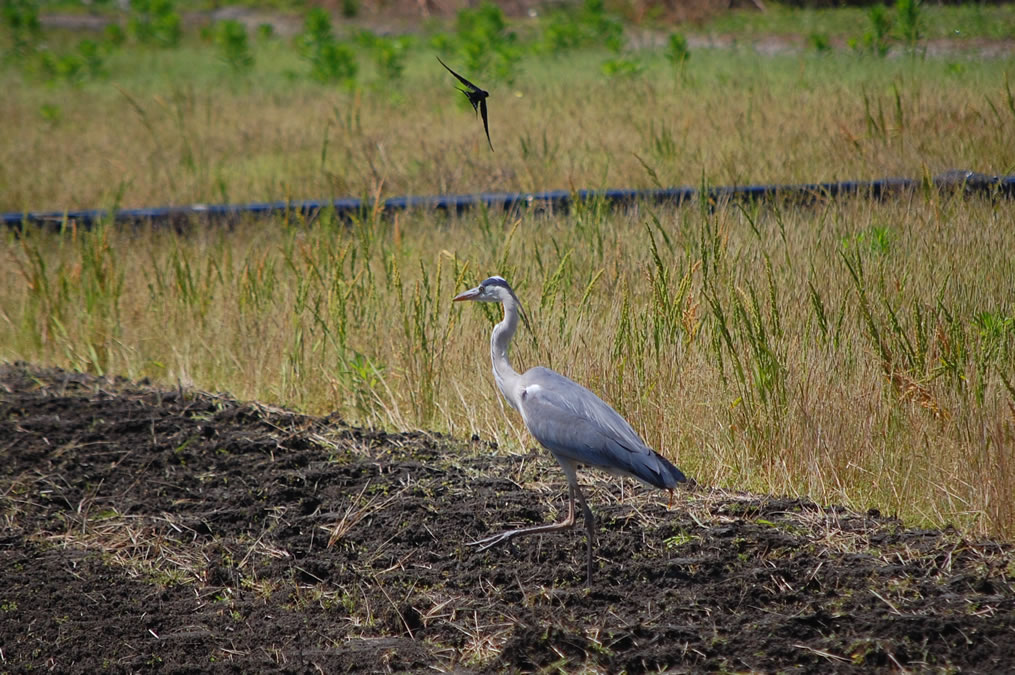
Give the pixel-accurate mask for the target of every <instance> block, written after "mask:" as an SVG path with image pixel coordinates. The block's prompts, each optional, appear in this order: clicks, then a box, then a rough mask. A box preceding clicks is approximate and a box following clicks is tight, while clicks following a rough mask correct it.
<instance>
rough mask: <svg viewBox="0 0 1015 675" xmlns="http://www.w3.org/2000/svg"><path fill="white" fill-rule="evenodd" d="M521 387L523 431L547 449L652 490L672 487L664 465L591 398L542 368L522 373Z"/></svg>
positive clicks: (622, 421) (628, 428) (623, 423)
mask: <svg viewBox="0 0 1015 675" xmlns="http://www.w3.org/2000/svg"><path fill="white" fill-rule="evenodd" d="M523 386H524V389H523V391H524V395H523V396H522V397H521V413H522V416H523V418H524V420H525V426H526V427H527V428H528V429H529V432H530V433H531V434H532V435H533V436H535V438H536V440H537V441H539V442H540V443H541V444H542V445H544V446H546V447H547V448H548V449H549V450H551V451H552V452H554V453H556V454H559V455H561V456H562V457H565V458H567V459H570V460H573V461H576V462H580V463H582V464H587V465H590V466H596V467H600V468H604V469H608V470H613V471H620V472H622V473H627V474H630V475H632V476H634V477H636V478H639V479H641V480H643V481H645V482H646V483H649V484H651V485H656V486H659V487H671V485H668V484H667V483H669V482H671V481H669V480H668V476H669V475H670V474H671V471H670V470H669V469H668V467H667V466H666V465H664V464H663V462H664V461H665V460H662V458H660V457H659V456H658V455H657V454H656V453H655V452H654V451H653V450H652V449H651V448H649V447H648V446H647V445H645V443H644V441H642V440H641V438H640V437H639V436H638V434H637V433H636V432H635V431H634V429H633V428H631V425H630V424H628V423H627V421H626V420H625V419H624V418H623V417H621V416H620V414H619V413H617V411H615V410H614V409H613V408H611V407H610V406H609V405H607V404H606V403H605V402H604V401H603V400H602V399H600V398H599V397H598V396H596V395H595V394H594V393H592V392H591V391H589V390H588V389H586V388H585V387H583V386H581V385H580V384H578V383H577V382H574V381H573V380H570V379H568V378H566V377H564V376H563V375H560V374H559V373H555V372H554V371H552V370H548V369H546V368H533V369H532V370H530V371H528V372H527V373H525V376H524V379H523ZM667 464H668V463H667ZM674 469H675V467H674ZM678 474H679V471H678ZM681 477H682V475H681Z"/></svg>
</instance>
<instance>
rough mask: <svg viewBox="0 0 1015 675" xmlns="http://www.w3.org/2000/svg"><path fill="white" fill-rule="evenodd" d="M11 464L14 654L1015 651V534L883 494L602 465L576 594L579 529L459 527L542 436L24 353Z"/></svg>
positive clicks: (802, 659)
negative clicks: (757, 485)
mask: <svg viewBox="0 0 1015 675" xmlns="http://www.w3.org/2000/svg"><path fill="white" fill-rule="evenodd" d="M0 459H2V462H0V523H2V529H0V579H2V580H3V583H2V584H0V671H7V670H10V671H24V670H28V669H50V668H53V669H56V670H60V671H80V672H86V671H87V672H91V671H96V670H99V669H107V670H113V671H126V670H137V669H146V668H161V669H163V670H167V671H170V672H178V671H193V670H215V671H219V670H228V671H232V672H250V671H254V670H281V671H286V672H307V671H318V670H321V671H324V672H342V671H361V670H362V671H366V670H369V671H381V670H389V671H421V670H427V669H430V668H432V667H436V668H438V669H456V670H498V671H499V670H505V669H517V670H534V669H541V668H547V667H553V668H556V667H559V668H563V669H575V668H579V667H583V668H586V669H595V670H602V671H609V672H615V671H620V670H626V671H628V672H641V671H644V670H655V669H659V668H670V669H674V670H685V671H688V670H693V671H701V670H713V671H714V670H765V671H774V670H800V671H821V672H829V671H853V670H857V669H861V668H862V669H865V670H869V669H871V668H872V667H873V668H874V669H885V670H896V669H899V668H914V669H926V668H931V669H939V668H944V669H958V670H966V671H1004V670H1010V669H1012V668H1013V667H1015V553H1013V549H1012V547H1011V546H1009V545H1005V544H998V543H993V542H974V541H969V540H966V539H964V538H962V537H961V536H959V535H958V534H956V533H953V532H939V531H921V530H912V529H907V528H905V527H903V526H902V525H901V524H900V523H899V522H898V521H895V520H892V519H890V518H884V517H880V516H879V515H877V514H876V513H871V514H857V513H852V512H847V511H845V510H843V509H838V508H822V507H819V506H817V505H815V504H813V503H810V502H807V501H801V500H790V499H781V498H775V497H766V496H757V495H746V494H731V493H725V492H717V491H715V492H713V491H708V490H704V489H698V490H695V491H684V492H681V493H680V495H679V499H678V501H677V504H676V505H675V507H674V508H673V509H672V510H669V511H668V510H667V509H666V506H665V503H664V500H665V495H661V494H659V493H655V492H652V491H649V490H645V489H641V488H636V489H635V490H634V494H633V495H631V494H628V495H627V498H626V499H624V500H623V501H621V500H620V499H619V495H620V489H619V485H618V483H617V481H615V480H614V481H602V482H595V483H593V484H592V485H591V486H590V490H589V492H590V493H589V497H590V501H591V503H592V507H593V510H594V511H595V512H596V513H597V515H598V516H599V519H600V523H599V533H598V545H597V549H596V578H595V583H594V585H593V587H592V589H586V587H585V580H584V552H585V548H584V546H585V541H584V535H583V534H582V531H581V528H578V530H577V531H576V532H575V533H574V534H563V535H552V536H544V537H534V538H531V539H527V540H526V539H523V540H519V541H518V542H516V543H515V544H514V545H513V546H505V547H502V548H499V549H493V550H490V551H486V552H483V553H476V552H475V551H474V550H473V549H471V548H469V547H468V546H467V545H466V542H468V541H471V540H472V539H475V538H478V537H481V536H483V535H486V534H488V533H490V532H493V531H497V530H498V529H500V528H501V527H503V526H505V525H509V524H521V523H532V522H542V521H548V520H550V519H555V518H557V517H559V515H560V513H559V511H560V510H561V509H562V508H563V495H564V492H565V484H564V482H563V478H562V475H561V474H560V472H559V470H558V469H557V468H556V467H554V466H553V465H552V464H551V463H550V461H549V460H547V459H546V458H545V457H544V456H543V454H542V453H533V454H532V455H529V456H524V457H504V456H498V455H496V453H494V451H493V449H492V448H490V447H488V446H485V445H483V444H481V443H479V442H473V443H472V444H471V446H470V444H469V443H467V442H461V441H456V440H453V439H449V438H446V437H441V436H439V435H436V434H427V433H407V434H386V433H382V432H377V431H366V430H362V429H355V428H351V427H348V426H346V425H344V424H342V423H341V421H339V420H337V419H329V418H326V419H321V418H312V417H306V416H303V415H298V414H293V413H290V412H286V411H282V410H278V409H272V408H267V407H264V406H260V405H256V404H249V403H240V402H237V401H235V400H232V399H231V398H229V397H227V396H216V395H210V394H205V393H200V392H192V391H166V390H160V389H157V388H154V387H151V386H147V385H146V384H138V385H135V384H131V383H129V382H126V381H122V380H109V379H103V378H96V377H93V376H89V375H81V374H74V373H67V372H63V371H59V370H53V369H42V368H37V367H31V366H26V365H24V364H15V365H6V366H2V365H0ZM541 481H542V482H541ZM547 481H550V482H547ZM522 486H524V487H522ZM628 492H629V493H630V490H629V491H628ZM329 540H333V545H332V546H330V547H329V546H328V543H329Z"/></svg>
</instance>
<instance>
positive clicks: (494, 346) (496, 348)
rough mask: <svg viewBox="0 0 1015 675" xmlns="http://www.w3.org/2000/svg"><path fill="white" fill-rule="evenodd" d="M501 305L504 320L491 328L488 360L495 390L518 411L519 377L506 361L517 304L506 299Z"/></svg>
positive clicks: (512, 299) (516, 319) (513, 300)
mask: <svg viewBox="0 0 1015 675" xmlns="http://www.w3.org/2000/svg"><path fill="white" fill-rule="evenodd" d="M503 305H504V320H503V321H501V322H500V323H499V324H497V325H496V326H494V327H493V334H492V335H490V360H491V361H492V362H493V377H494V379H495V380H497V388H498V389H500V393H502V394H504V398H506V399H507V402H508V403H510V404H511V407H512V408H514V409H515V410H519V407H518V400H517V396H518V388H517V386H516V385H517V384H518V378H519V377H520V375H519V374H518V373H517V372H515V369H514V368H512V367H511V361H509V360H508V347H509V346H510V344H511V338H513V337H514V335H515V330H516V329H517V328H518V303H517V302H515V299H514V298H507V299H506V300H504V302H503Z"/></svg>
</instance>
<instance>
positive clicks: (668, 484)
mask: <svg viewBox="0 0 1015 675" xmlns="http://www.w3.org/2000/svg"><path fill="white" fill-rule="evenodd" d="M655 456H656V460H657V461H658V464H659V465H658V466H657V467H656V471H657V478H658V482H656V481H654V480H653V481H649V482H651V483H652V484H653V485H655V486H656V487H657V488H662V489H665V490H672V489H673V488H675V487H676V486H677V483H683V482H685V481H686V480H687V476H685V475H684V472H683V471H681V470H680V469H678V468H677V467H675V466H673V464H672V463H671V462H670V461H669V460H668V459H666V458H665V457H663V456H662V455H660V454H659V453H655Z"/></svg>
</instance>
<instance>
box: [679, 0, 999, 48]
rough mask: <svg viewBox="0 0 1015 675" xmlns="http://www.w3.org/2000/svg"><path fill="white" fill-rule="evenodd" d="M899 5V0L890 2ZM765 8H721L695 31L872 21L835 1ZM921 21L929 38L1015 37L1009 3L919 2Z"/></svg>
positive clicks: (819, 27) (846, 34)
mask: <svg viewBox="0 0 1015 675" xmlns="http://www.w3.org/2000/svg"><path fill="white" fill-rule="evenodd" d="M886 4H887V5H888V6H889V7H894V3H886ZM766 5H767V7H768V9H767V11H765V12H756V11H750V10H735V11H732V12H726V13H723V14H719V15H717V16H716V17H714V18H712V19H710V20H708V21H707V22H705V23H704V24H702V25H701V26H700V27H699V26H695V27H688V30H689V31H691V30H692V28H693V30H694V32H697V31H701V32H706V33H721V34H730V35H739V36H744V37H759V36H764V35H810V34H812V33H824V34H826V35H829V36H831V37H838V38H843V39H846V38H852V37H857V36H859V35H862V34H863V33H864V32H865V31H867V30H868V29H869V27H870V18H869V11H870V10H869V9H868V8H865V7H836V8H828V9H794V8H790V7H783V6H780V5H777V4H769V3H766ZM920 17H921V19H920V20H921V26H922V28H923V33H924V37H925V38H927V39H943V38H946V39H951V40H970V39H975V38H991V39H998V40H1010V39H1012V38H1013V37H1015V12H1013V11H1012V9H1011V6H1010V5H1006V4H1002V5H985V4H980V3H975V2H970V3H965V4H961V5H955V6H934V5H929V4H926V3H924V4H923V5H921V6H920Z"/></svg>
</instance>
